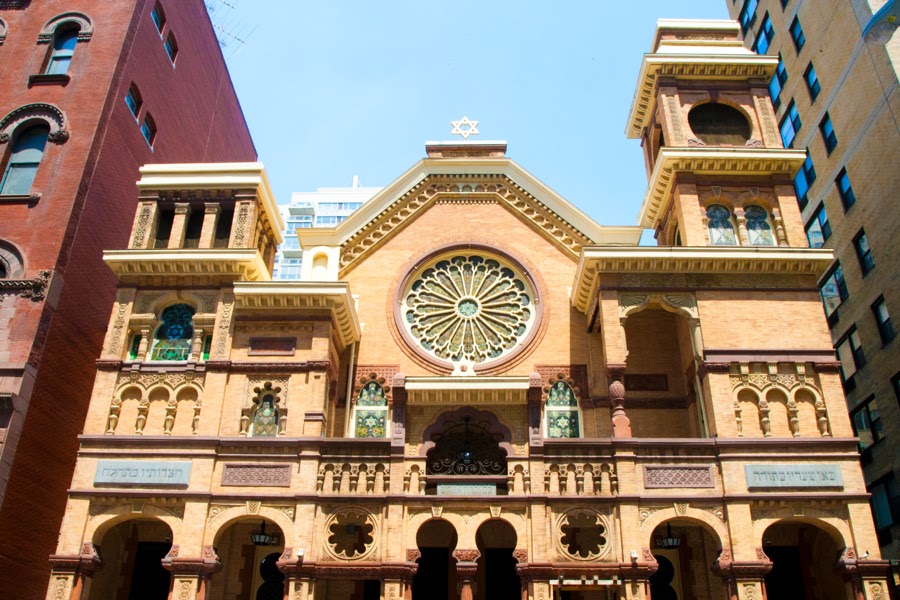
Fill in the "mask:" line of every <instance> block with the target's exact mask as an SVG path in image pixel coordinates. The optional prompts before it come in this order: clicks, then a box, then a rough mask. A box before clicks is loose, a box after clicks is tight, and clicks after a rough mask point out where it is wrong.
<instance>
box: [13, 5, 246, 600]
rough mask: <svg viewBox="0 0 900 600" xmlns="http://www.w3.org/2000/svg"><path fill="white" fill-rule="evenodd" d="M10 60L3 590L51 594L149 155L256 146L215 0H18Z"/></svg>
mask: <svg viewBox="0 0 900 600" xmlns="http://www.w3.org/2000/svg"><path fill="white" fill-rule="evenodd" d="M0 65H2V68H0V161H2V162H0V177H2V179H0V596H3V597H16V598H42V597H43V596H44V590H45V589H46V585H47V569H48V566H47V558H46V557H47V555H48V554H49V553H51V552H52V551H53V549H54V547H55V545H56V542H57V536H58V530H59V524H60V522H61V520H62V516H63V511H64V509H65V497H66V489H67V488H68V485H69V483H70V481H71V476H72V470H73V468H74V465H75V456H76V452H77V450H78V441H77V436H78V434H79V433H80V432H81V431H82V426H83V424H84V418H85V414H86V411H87V406H88V402H89V400H90V396H91V389H92V384H93V379H94V374H93V373H94V368H95V367H94V360H95V358H96V356H97V355H98V354H99V351H100V349H101V347H102V342H103V332H104V328H105V326H106V323H107V320H108V314H109V312H108V311H109V305H110V304H111V303H112V301H113V299H114V298H115V290H116V279H115V277H113V276H112V274H111V273H110V272H109V269H107V268H106V267H105V266H104V265H103V262H102V260H101V254H102V250H103V249H104V248H110V247H122V246H124V245H125V244H126V243H127V241H128V234H129V229H130V223H131V219H132V217H133V215H134V210H135V206H136V205H137V203H136V198H135V196H134V181H135V179H136V178H137V176H138V167H139V165H142V164H146V163H153V162H160V161H161V162H180V161H186V160H191V161H193V162H198V161H231V160H235V161H247V160H255V158H256V152H255V149H254V146H253V143H252V140H251V137H250V134H249V131H248V129H247V126H246V124H245V122H244V118H243V115H242V113H241V110H240V106H239V104H238V101H237V98H236V95H235V92H234V89H233V87H232V85H231V81H230V78H229V75H228V71H227V69H226V67H225V63H224V60H223V58H222V55H221V52H220V50H219V47H218V44H217V40H216V36H215V34H214V31H213V28H212V25H211V23H210V22H209V19H208V17H207V15H206V10H205V7H204V4H203V2H202V1H201V0H189V1H186V0H178V1H177V2H175V1H166V0H160V2H159V3H156V4H155V3H154V2H152V1H148V0H127V1H117V2H100V1H97V0H65V1H63V0H46V1H41V2H30V1H28V0H23V1H13V0H2V1H0ZM13 591H15V593H14V594H13Z"/></svg>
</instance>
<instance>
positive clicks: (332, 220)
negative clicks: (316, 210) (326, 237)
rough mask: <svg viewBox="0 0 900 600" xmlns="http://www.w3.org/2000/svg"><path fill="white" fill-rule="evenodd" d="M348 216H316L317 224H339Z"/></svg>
mask: <svg viewBox="0 0 900 600" xmlns="http://www.w3.org/2000/svg"><path fill="white" fill-rule="evenodd" d="M346 218H347V217H344V216H336V215H331V216H324V217H316V225H337V224H338V223H341V222H342V221H343V220H344V219H346Z"/></svg>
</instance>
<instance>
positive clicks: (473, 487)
mask: <svg viewBox="0 0 900 600" xmlns="http://www.w3.org/2000/svg"><path fill="white" fill-rule="evenodd" d="M437 495H438V496H496V495H497V486H496V485H495V484H493V483H439V484H438V485H437Z"/></svg>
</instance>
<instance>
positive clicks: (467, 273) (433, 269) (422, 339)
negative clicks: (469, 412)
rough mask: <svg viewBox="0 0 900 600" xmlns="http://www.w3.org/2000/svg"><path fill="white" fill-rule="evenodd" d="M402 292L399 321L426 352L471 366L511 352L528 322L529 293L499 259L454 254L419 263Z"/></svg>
mask: <svg viewBox="0 0 900 600" xmlns="http://www.w3.org/2000/svg"><path fill="white" fill-rule="evenodd" d="M425 267H426V268H424V269H422V270H421V274H420V275H418V276H417V277H416V278H414V279H413V280H412V282H411V284H410V286H409V288H407V290H406V293H405V294H404V299H403V306H402V315H403V319H402V321H403V322H402V325H403V326H404V327H405V328H406V330H407V331H408V332H409V334H410V335H411V336H412V338H413V339H414V340H415V341H416V342H417V343H418V345H419V347H420V348H421V349H423V350H424V351H425V352H427V353H428V354H430V355H432V356H434V357H436V358H438V359H441V360H446V361H449V362H451V363H454V365H463V366H466V368H468V365H475V364H478V363H483V362H486V361H491V360H494V359H497V358H500V357H503V356H505V355H508V354H510V353H512V352H514V351H515V350H516V349H517V348H518V347H519V345H520V344H521V343H522V340H523V339H525V337H526V336H527V335H528V332H529V331H530V329H531V327H532V326H533V325H534V322H535V317H536V311H535V308H534V292H533V291H532V289H531V286H530V284H529V283H528V281H527V279H526V278H525V277H523V276H522V275H521V274H519V273H518V272H517V270H514V269H513V268H512V267H511V266H508V265H507V264H504V263H503V262H502V261H501V260H499V259H494V258H491V257H485V256H472V255H455V256H451V257H448V258H445V259H439V260H437V261H436V262H434V263H432V264H431V265H425Z"/></svg>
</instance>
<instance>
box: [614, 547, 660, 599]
mask: <svg viewBox="0 0 900 600" xmlns="http://www.w3.org/2000/svg"><path fill="white" fill-rule="evenodd" d="M658 568H659V563H657V562H656V559H655V558H654V557H653V553H652V552H651V551H650V549H649V548H642V549H641V556H640V557H638V558H633V557H631V562H629V563H620V564H619V576H620V577H621V579H622V583H623V585H622V588H623V590H624V591H625V594H624V596H623V597H624V598H626V599H627V600H643V599H644V598H648V597H649V596H650V576H651V575H653V574H654V573H656V570H657V569H658Z"/></svg>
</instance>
